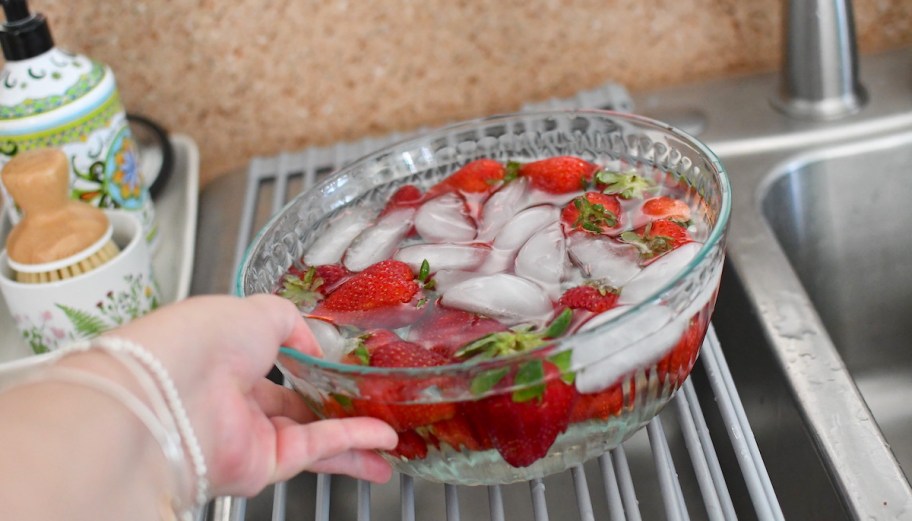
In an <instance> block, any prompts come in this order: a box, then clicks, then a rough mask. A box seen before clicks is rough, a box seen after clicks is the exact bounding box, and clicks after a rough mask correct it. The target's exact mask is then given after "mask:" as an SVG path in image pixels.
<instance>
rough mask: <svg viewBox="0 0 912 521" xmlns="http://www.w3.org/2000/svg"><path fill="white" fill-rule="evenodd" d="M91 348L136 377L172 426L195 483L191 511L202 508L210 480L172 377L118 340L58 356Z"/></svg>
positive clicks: (109, 338)
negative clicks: (105, 355) (160, 405)
mask: <svg viewBox="0 0 912 521" xmlns="http://www.w3.org/2000/svg"><path fill="white" fill-rule="evenodd" d="M93 348H96V349H100V350H102V351H105V352H107V353H109V354H111V355H112V356H114V357H115V358H117V359H118V360H120V361H121V363H123V364H124V365H125V366H127V367H128V368H129V369H130V371H131V372H132V373H133V375H134V377H136V378H137V380H138V381H139V383H140V384H141V385H143V386H144V388H145V390H146V392H147V393H148V394H149V395H150V399H151V400H152V401H153V404H154V405H156V409H157V411H156V412H157V413H158V417H159V419H160V420H161V421H162V422H163V423H165V424H167V425H168V426H169V427H171V430H172V432H174V433H176V434H177V436H178V439H179V440H180V441H182V442H183V446H184V450H185V451H186V454H187V455H188V456H189V459H190V463H191V465H192V471H193V475H194V477H195V480H196V486H195V501H194V504H193V506H192V510H198V509H199V508H201V507H202V506H203V505H205V504H206V501H208V499H209V498H208V489H209V481H208V479H207V477H206V474H207V469H206V461H205V459H204V457H203V451H202V448H201V447H200V444H199V441H198V440H197V438H196V434H195V433H194V431H193V426H192V425H191V424H190V419H189V417H188V416H187V411H186V409H185V408H184V405H183V401H182V400H181V398H180V395H179V394H178V392H177V387H176V386H175V385H174V380H173V379H172V378H171V375H170V374H169V373H168V370H167V369H165V366H164V365H163V364H162V363H161V361H160V360H159V359H158V358H156V357H155V356H154V355H153V354H152V353H151V352H149V351H148V350H147V349H145V348H144V347H142V346H140V345H139V344H137V343H135V342H132V341H129V340H126V339H123V338H118V337H112V336H102V337H98V338H95V339H93V340H91V341H81V342H77V343H74V344H70V345H69V346H66V347H64V348H63V349H61V350H60V351H61V354H67V353H77V352H86V351H89V350H91V349H93ZM125 355H126V356H125ZM127 357H129V358H130V359H132V360H135V361H136V362H137V363H138V364H132V363H130V362H128V361H127ZM136 365H138V366H140V367H141V368H142V369H143V370H144V371H145V373H146V374H145V375H143V374H142V371H140V370H138V368H137V367H136ZM149 377H151V379H152V380H154V383H151V385H150V383H149V382H148V380H149ZM152 388H157V391H158V393H153V392H152ZM154 395H157V396H158V398H154V397H153V396H154ZM161 398H164V403H165V404H166V406H167V407H166V409H165V408H162V407H158V404H159V401H160V400H161ZM174 427H176V431H175V430H174ZM163 450H164V446H163ZM166 458H167V454H166ZM182 510H184V509H182ZM190 516H191V514H190V513H189V510H184V512H183V513H182V517H186V518H190Z"/></svg>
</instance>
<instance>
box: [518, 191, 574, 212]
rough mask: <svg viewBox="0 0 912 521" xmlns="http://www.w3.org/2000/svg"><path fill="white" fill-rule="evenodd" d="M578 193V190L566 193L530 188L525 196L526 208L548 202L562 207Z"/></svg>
mask: <svg viewBox="0 0 912 521" xmlns="http://www.w3.org/2000/svg"><path fill="white" fill-rule="evenodd" d="M579 195H580V192H570V193H566V194H552V193H551V192H546V191H544V190H538V189H534V188H533V189H531V190H529V193H528V195H527V196H526V199H525V200H526V205H525V207H526V208H529V207H531V206H537V205H540V204H550V205H553V206H556V207H558V208H563V207H564V206H566V205H567V204H568V203H569V202H570V201H572V200H573V199H574V198H576V197H577V196H579Z"/></svg>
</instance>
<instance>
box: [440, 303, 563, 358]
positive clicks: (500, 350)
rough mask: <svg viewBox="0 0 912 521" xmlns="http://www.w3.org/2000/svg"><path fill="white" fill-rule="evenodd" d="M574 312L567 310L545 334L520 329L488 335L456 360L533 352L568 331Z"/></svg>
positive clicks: (464, 347)
mask: <svg viewBox="0 0 912 521" xmlns="http://www.w3.org/2000/svg"><path fill="white" fill-rule="evenodd" d="M572 318H573V312H572V311H570V310H569V309H565V310H564V311H563V312H561V314H560V315H558V316H557V318H555V319H554V320H553V321H551V323H550V324H548V327H547V328H545V330H544V331H543V332H537V331H531V330H529V329H528V328H525V329H522V328H518V329H515V330H512V331H499V332H497V333H490V334H487V335H485V336H483V337H481V338H479V339H478V340H475V341H473V342H470V343H468V344H466V345H465V346H463V347H462V348H461V349H459V350H458V351H456V358H460V359H469V358H474V357H479V359H489V358H496V357H499V356H506V355H511V354H516V353H524V352H526V351H531V350H532V349H535V348H536V347H540V346H542V345H544V344H545V339H546V338H557V337H559V336H561V335H562V334H564V333H565V332H566V331H567V328H568V327H569V326H570V321H571V319H572Z"/></svg>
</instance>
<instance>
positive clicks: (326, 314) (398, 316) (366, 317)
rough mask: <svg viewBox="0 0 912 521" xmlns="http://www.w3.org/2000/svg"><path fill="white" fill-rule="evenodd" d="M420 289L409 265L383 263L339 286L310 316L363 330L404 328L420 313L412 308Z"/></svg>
mask: <svg viewBox="0 0 912 521" xmlns="http://www.w3.org/2000/svg"><path fill="white" fill-rule="evenodd" d="M418 289H419V288H418V283H417V282H416V281H415V277H414V275H413V274H412V269H411V268H409V266H408V264H406V263H404V262H400V261H397V260H385V261H380V262H378V263H376V264H373V265H371V266H369V267H367V268H366V269H365V270H364V271H361V272H360V273H357V274H355V275H354V276H352V277H351V278H349V279H348V280H346V281H345V282H343V283H341V284H339V286H338V287H337V288H335V289H334V290H333V291H332V292H330V293H329V295H327V297H326V299H325V300H323V302H321V303H319V304H318V305H317V307H316V308H314V310H313V311H312V313H311V314H312V315H314V316H317V317H320V318H324V319H326V320H330V321H332V322H335V323H345V324H351V325H355V326H358V327H362V328H371V327H389V328H396V327H402V326H404V325H407V324H409V323H410V322H412V321H413V320H414V319H415V318H416V317H417V316H418V315H419V314H420V312H421V310H419V309H418V308H417V307H416V306H415V305H411V304H410V302H411V301H412V300H413V297H415V295H416V294H417V293H418Z"/></svg>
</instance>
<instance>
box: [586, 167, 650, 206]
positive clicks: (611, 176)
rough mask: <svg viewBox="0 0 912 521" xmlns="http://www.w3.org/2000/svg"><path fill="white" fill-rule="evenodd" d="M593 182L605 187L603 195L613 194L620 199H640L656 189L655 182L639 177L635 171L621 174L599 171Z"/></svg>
mask: <svg viewBox="0 0 912 521" xmlns="http://www.w3.org/2000/svg"><path fill="white" fill-rule="evenodd" d="M595 180H596V182H597V183H599V184H601V185H605V187H604V188H603V189H602V192H603V193H606V194H615V195H617V196H618V197H620V198H622V199H642V198H643V196H644V195H646V193H647V192H651V191H653V190H655V189H657V188H658V187H657V186H656V183H655V181H653V180H651V179H647V178H645V177H642V176H639V175H637V174H636V172H635V171H631V172H624V173H621V172H610V171H608V170H601V171H599V172H598V173H597V174H595Z"/></svg>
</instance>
